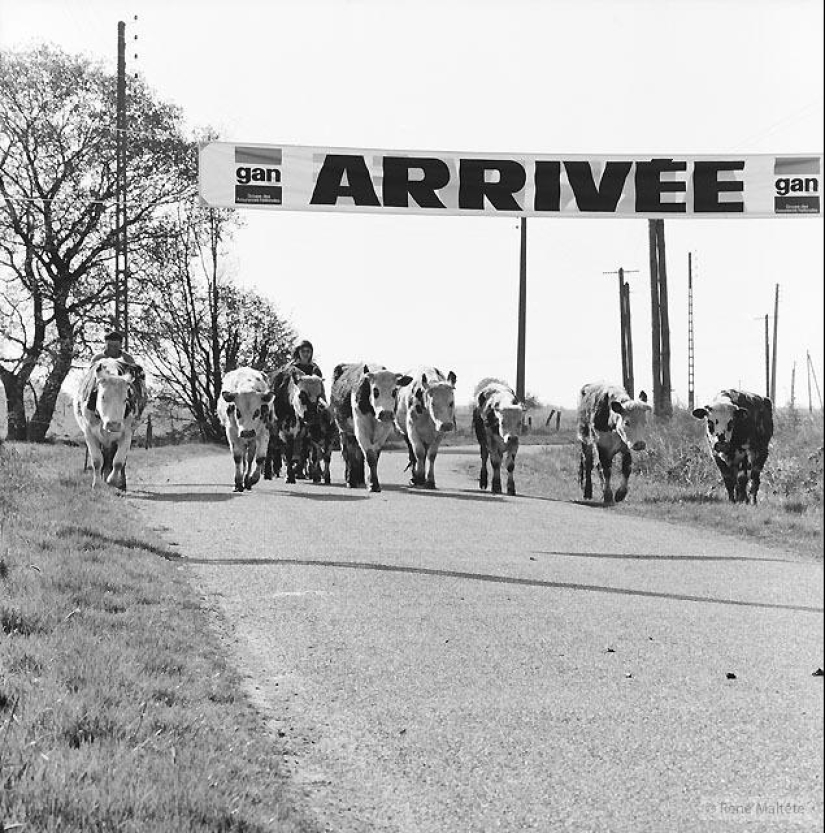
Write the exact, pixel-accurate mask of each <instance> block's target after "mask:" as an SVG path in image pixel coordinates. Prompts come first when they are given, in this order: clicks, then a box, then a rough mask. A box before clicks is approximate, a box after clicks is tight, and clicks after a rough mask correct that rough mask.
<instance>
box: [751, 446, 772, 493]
mask: <svg viewBox="0 0 825 833" xmlns="http://www.w3.org/2000/svg"><path fill="white" fill-rule="evenodd" d="M748 455H749V456H750V461H751V499H752V500H753V504H754V506H755V505H756V494H757V492H758V491H759V484H760V483H761V482H762V469H763V468H764V466H765V463H766V461H767V459H768V452H767V451H763V452H750V451H749V452H748Z"/></svg>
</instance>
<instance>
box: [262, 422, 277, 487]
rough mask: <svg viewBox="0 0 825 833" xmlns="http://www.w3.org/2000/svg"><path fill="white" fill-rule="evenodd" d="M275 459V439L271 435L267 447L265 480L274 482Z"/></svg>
mask: <svg viewBox="0 0 825 833" xmlns="http://www.w3.org/2000/svg"><path fill="white" fill-rule="evenodd" d="M274 458H275V437H273V436H272V434H271V433H270V434H269V442H268V443H267V446H266V454H265V455H264V480H272V474H273V463H274V461H275V460H274Z"/></svg>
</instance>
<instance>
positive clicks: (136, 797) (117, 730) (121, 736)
mask: <svg viewBox="0 0 825 833" xmlns="http://www.w3.org/2000/svg"><path fill="white" fill-rule="evenodd" d="M80 461H82V456H79V454H78V450H77V449H74V450H72V449H61V448H50V449H49V448H46V449H44V448H30V447H25V446H6V447H4V448H3V449H0V521H1V522H2V533H0V628H2V630H0V829H2V828H3V825H5V826H6V827H7V828H9V827H10V826H11V825H13V824H15V823H25V826H24V827H22V828H21V829H22V830H24V831H26V830H31V831H38V833H49V832H50V831H61V833H74V831H77V833H81V831H82V833H89V832H90V831H115V830H116V831H119V833H121V832H125V831H138V830H139V831H147V830H152V831H168V833H183V831H203V833H206V831H209V833H215V831H224V832H225V833H230V831H232V832H234V833H258V831H261V832H262V831H265V830H278V831H289V833H296V832H297V831H307V830H310V829H312V828H311V827H310V825H309V824H307V823H306V822H305V821H304V820H302V819H301V818H299V817H298V816H297V814H296V813H294V812H293V811H292V810H291V809H290V806H289V802H288V800H287V799H285V797H284V796H285V795H286V793H285V789H286V787H285V782H284V780H283V778H282V776H281V775H280V773H279V769H278V757H277V751H276V750H275V749H274V748H273V746H272V745H271V743H270V742H269V741H268V740H267V738H266V733H265V731H264V728H263V725H262V722H261V719H260V717H259V715H258V714H257V713H256V712H255V711H254V710H253V709H252V707H251V706H250V705H249V704H248V703H247V701H246V700H245V699H244V697H243V696H242V695H241V694H240V693H239V692H240V689H239V681H238V678H237V677H236V675H235V673H234V672H233V671H232V670H231V669H230V668H228V667H227V664H226V662H225V660H224V657H223V652H222V650H221V646H220V644H219V640H218V638H217V636H215V635H214V631H213V630H212V629H211V628H210V624H209V614H208V612H207V611H206V610H205V609H204V608H203V607H202V605H201V602H200V601H199V599H198V598H197V597H196V596H195V595H194V592H193V590H192V588H191V587H190V586H189V584H188V581H187V577H186V574H185V573H184V572H182V571H181V570H180V569H179V568H178V566H177V565H176V564H175V563H174V561H173V560H170V559H169V558H163V557H159V556H163V555H167V556H172V554H171V553H166V551H165V550H164V548H163V546H162V545H160V544H159V543H158V542H156V541H152V540H149V539H147V538H146V537H145V535H144V534H143V533H142V532H141V531H140V529H139V528H138V527H137V526H136V524H135V522H134V521H132V520H131V519H130V515H129V510H128V509H127V508H126V507H125V505H124V501H123V500H122V499H121V498H119V497H118V496H117V495H116V494H113V493H112V492H111V491H108V490H107V491H105V492H103V493H100V494H99V495H98V496H97V497H95V498H93V497H92V493H91V491H90V489H89V486H88V478H87V477H85V476H82V474H81V472H80ZM65 472H71V474H66V473H65Z"/></svg>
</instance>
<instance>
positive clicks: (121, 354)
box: [92, 330, 138, 367]
mask: <svg viewBox="0 0 825 833" xmlns="http://www.w3.org/2000/svg"><path fill="white" fill-rule="evenodd" d="M103 340H104V341H105V342H106V347H105V348H104V350H103V352H102V353H95V355H94V356H92V364H94V363H95V362H96V361H97V360H98V359H117V360H118V361H121V362H123V363H124V364H133V365H135V367H137V366H138V363H137V362H136V361H135V360H134V358H133V357H132V355H131V354H129V353H127V352H126V351H125V350H124V349H123V333H121V332H120V331H119V330H110V331H109V332H108V333H106V335H105V336H103Z"/></svg>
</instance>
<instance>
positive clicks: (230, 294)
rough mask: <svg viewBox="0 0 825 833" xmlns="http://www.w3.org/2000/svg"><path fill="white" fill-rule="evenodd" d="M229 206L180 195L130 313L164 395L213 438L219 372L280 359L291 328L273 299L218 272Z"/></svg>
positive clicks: (230, 220)
mask: <svg viewBox="0 0 825 833" xmlns="http://www.w3.org/2000/svg"><path fill="white" fill-rule="evenodd" d="M237 225H238V220H237V217H236V215H235V214H234V212H232V211H229V210H216V209H208V208H202V207H200V206H199V205H197V203H196V202H195V201H194V200H192V201H189V202H182V203H181V204H180V205H179V206H178V209H177V211H176V213H175V214H174V216H171V215H170V216H169V217H167V218H165V220H164V222H163V223H162V225H161V226H160V227H159V228H158V229H157V233H156V236H155V243H154V246H153V247H152V249H151V257H150V261H147V266H146V273H147V275H149V276H151V277H149V278H148V279H147V286H149V287H151V289H150V290H149V291H148V292H147V295H146V299H145V303H144V308H143V311H142V313H141V315H140V316H139V317H138V318H137V319H136V320H135V329H134V336H135V345H136V349H137V350H139V351H140V353H141V355H142V356H144V357H145V358H146V361H147V366H148V368H149V369H150V370H151V371H152V373H153V374H155V375H156V376H157V377H158V378H159V379H160V380H161V382H162V389H163V395H164V396H165V397H166V398H167V399H169V400H173V401H176V402H177V403H178V404H179V405H180V406H181V407H184V408H186V409H187V410H188V411H189V412H190V413H191V415H192V417H193V419H194V420H195V422H196V423H197V424H198V427H199V429H200V432H201V435H202V436H203V437H204V438H205V439H220V438H221V437H222V435H223V430H222V428H221V426H220V423H219V421H218V417H217V404H218V397H219V396H220V393H221V387H222V382H223V375H224V374H225V373H226V372H227V371H229V370H232V369H234V368H235V367H238V366H240V365H248V366H250V367H254V368H256V369H258V370H272V369H275V368H276V367H278V366H280V365H281V364H284V363H285V362H286V361H287V359H288V357H289V351H290V347H291V345H292V342H293V341H294V338H295V334H294V332H293V330H292V328H291V327H290V325H289V324H288V323H287V322H286V320H285V319H283V318H282V317H281V316H280V315H279V314H278V312H277V310H276V308H275V306H274V305H273V303H272V302H271V301H269V300H267V299H265V298H263V297H261V296H260V295H259V294H257V293H255V292H253V291H251V290H248V289H243V288H240V287H238V286H237V285H235V284H234V283H233V281H232V280H231V277H230V276H228V275H227V274H226V272H225V268H224V267H225V259H226V254H227V252H226V245H227V244H228V242H229V241H230V240H231V239H232V234H233V231H234V229H235V228H236V227H237Z"/></svg>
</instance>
